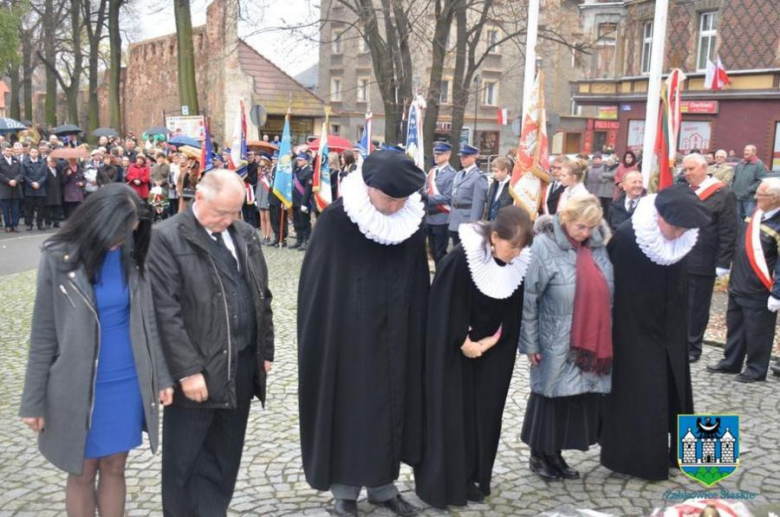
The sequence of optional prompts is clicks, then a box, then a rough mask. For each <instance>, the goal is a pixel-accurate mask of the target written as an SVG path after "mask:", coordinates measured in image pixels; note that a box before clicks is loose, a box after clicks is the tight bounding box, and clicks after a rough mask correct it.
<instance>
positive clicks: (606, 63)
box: [595, 22, 618, 78]
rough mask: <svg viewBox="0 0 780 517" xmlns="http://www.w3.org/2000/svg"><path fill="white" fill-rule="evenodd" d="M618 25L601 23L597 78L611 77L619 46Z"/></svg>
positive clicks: (598, 41)
mask: <svg viewBox="0 0 780 517" xmlns="http://www.w3.org/2000/svg"><path fill="white" fill-rule="evenodd" d="M617 30H618V25H617V23H614V22H610V23H600V24H599V29H598V40H597V42H596V44H597V49H598V50H597V53H596V70H595V77H598V78H604V77H611V76H612V75H613V74H612V69H613V67H614V63H615V48H616V46H617Z"/></svg>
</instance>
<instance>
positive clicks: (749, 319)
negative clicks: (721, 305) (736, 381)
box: [718, 294, 777, 380]
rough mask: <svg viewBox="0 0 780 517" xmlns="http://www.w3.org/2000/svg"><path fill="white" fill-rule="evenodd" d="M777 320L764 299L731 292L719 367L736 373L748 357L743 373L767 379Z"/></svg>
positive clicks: (755, 377) (747, 375) (751, 376)
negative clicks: (740, 295) (747, 297)
mask: <svg viewBox="0 0 780 517" xmlns="http://www.w3.org/2000/svg"><path fill="white" fill-rule="evenodd" d="M751 302H753V303H751ZM776 323H777V313H776V312H772V311H770V310H769V309H767V308H766V298H764V299H763V300H745V299H740V298H738V297H736V296H733V295H731V294H730V295H729V305H728V308H727V309H726V329H727V330H726V332H727V333H726V349H725V350H724V352H723V356H724V357H723V359H722V360H721V361H720V363H719V365H718V366H721V367H722V368H724V369H726V370H731V371H733V372H738V371H740V370H741V369H742V362H743V361H744V360H745V357H747V365H746V366H745V370H744V371H743V372H742V375H744V376H746V377H750V378H752V379H757V380H764V379H766V373H767V368H768V367H769V359H770V358H771V356H772V345H773V344H774V339H775V324H776Z"/></svg>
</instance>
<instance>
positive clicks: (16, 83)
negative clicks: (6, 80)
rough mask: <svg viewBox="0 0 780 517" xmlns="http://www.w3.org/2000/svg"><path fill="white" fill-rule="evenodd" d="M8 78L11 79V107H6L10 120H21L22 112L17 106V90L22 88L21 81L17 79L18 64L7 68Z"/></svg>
mask: <svg viewBox="0 0 780 517" xmlns="http://www.w3.org/2000/svg"><path fill="white" fill-rule="evenodd" d="M8 77H10V78H11V105H10V106H9V107H8V112H9V113H10V116H11V118H12V119H15V120H19V119H21V118H22V110H21V107H20V105H19V90H20V89H21V87H22V81H21V79H20V78H19V65H18V64H17V65H11V66H10V67H9V68H8Z"/></svg>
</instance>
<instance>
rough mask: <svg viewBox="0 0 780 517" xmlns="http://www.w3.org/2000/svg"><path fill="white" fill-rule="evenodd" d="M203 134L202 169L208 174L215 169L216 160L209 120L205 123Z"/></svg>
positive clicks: (201, 149) (201, 148) (201, 147)
mask: <svg viewBox="0 0 780 517" xmlns="http://www.w3.org/2000/svg"><path fill="white" fill-rule="evenodd" d="M203 132H204V135H203V145H201V146H200V168H201V170H202V171H203V172H206V171H208V170H211V169H213V168H214V159H213V156H212V154H211V152H212V149H211V129H210V128H209V120H208V119H205V120H204V121H203Z"/></svg>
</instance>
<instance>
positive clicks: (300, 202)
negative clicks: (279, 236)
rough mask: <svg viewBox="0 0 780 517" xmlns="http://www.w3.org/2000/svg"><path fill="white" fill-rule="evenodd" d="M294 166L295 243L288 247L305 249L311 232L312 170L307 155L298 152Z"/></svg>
mask: <svg viewBox="0 0 780 517" xmlns="http://www.w3.org/2000/svg"><path fill="white" fill-rule="evenodd" d="M296 162H297V163H296V167H295V169H294V170H293V192H292V204H293V226H294V227H295V244H293V245H292V246H290V249H293V248H297V249H300V250H301V251H304V250H306V243H307V242H308V241H309V235H310V234H311V213H310V212H309V204H310V202H311V193H312V180H313V178H314V171H312V168H311V166H310V165H309V155H307V154H306V153H300V154H299V155H298V156H297V157H296Z"/></svg>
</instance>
